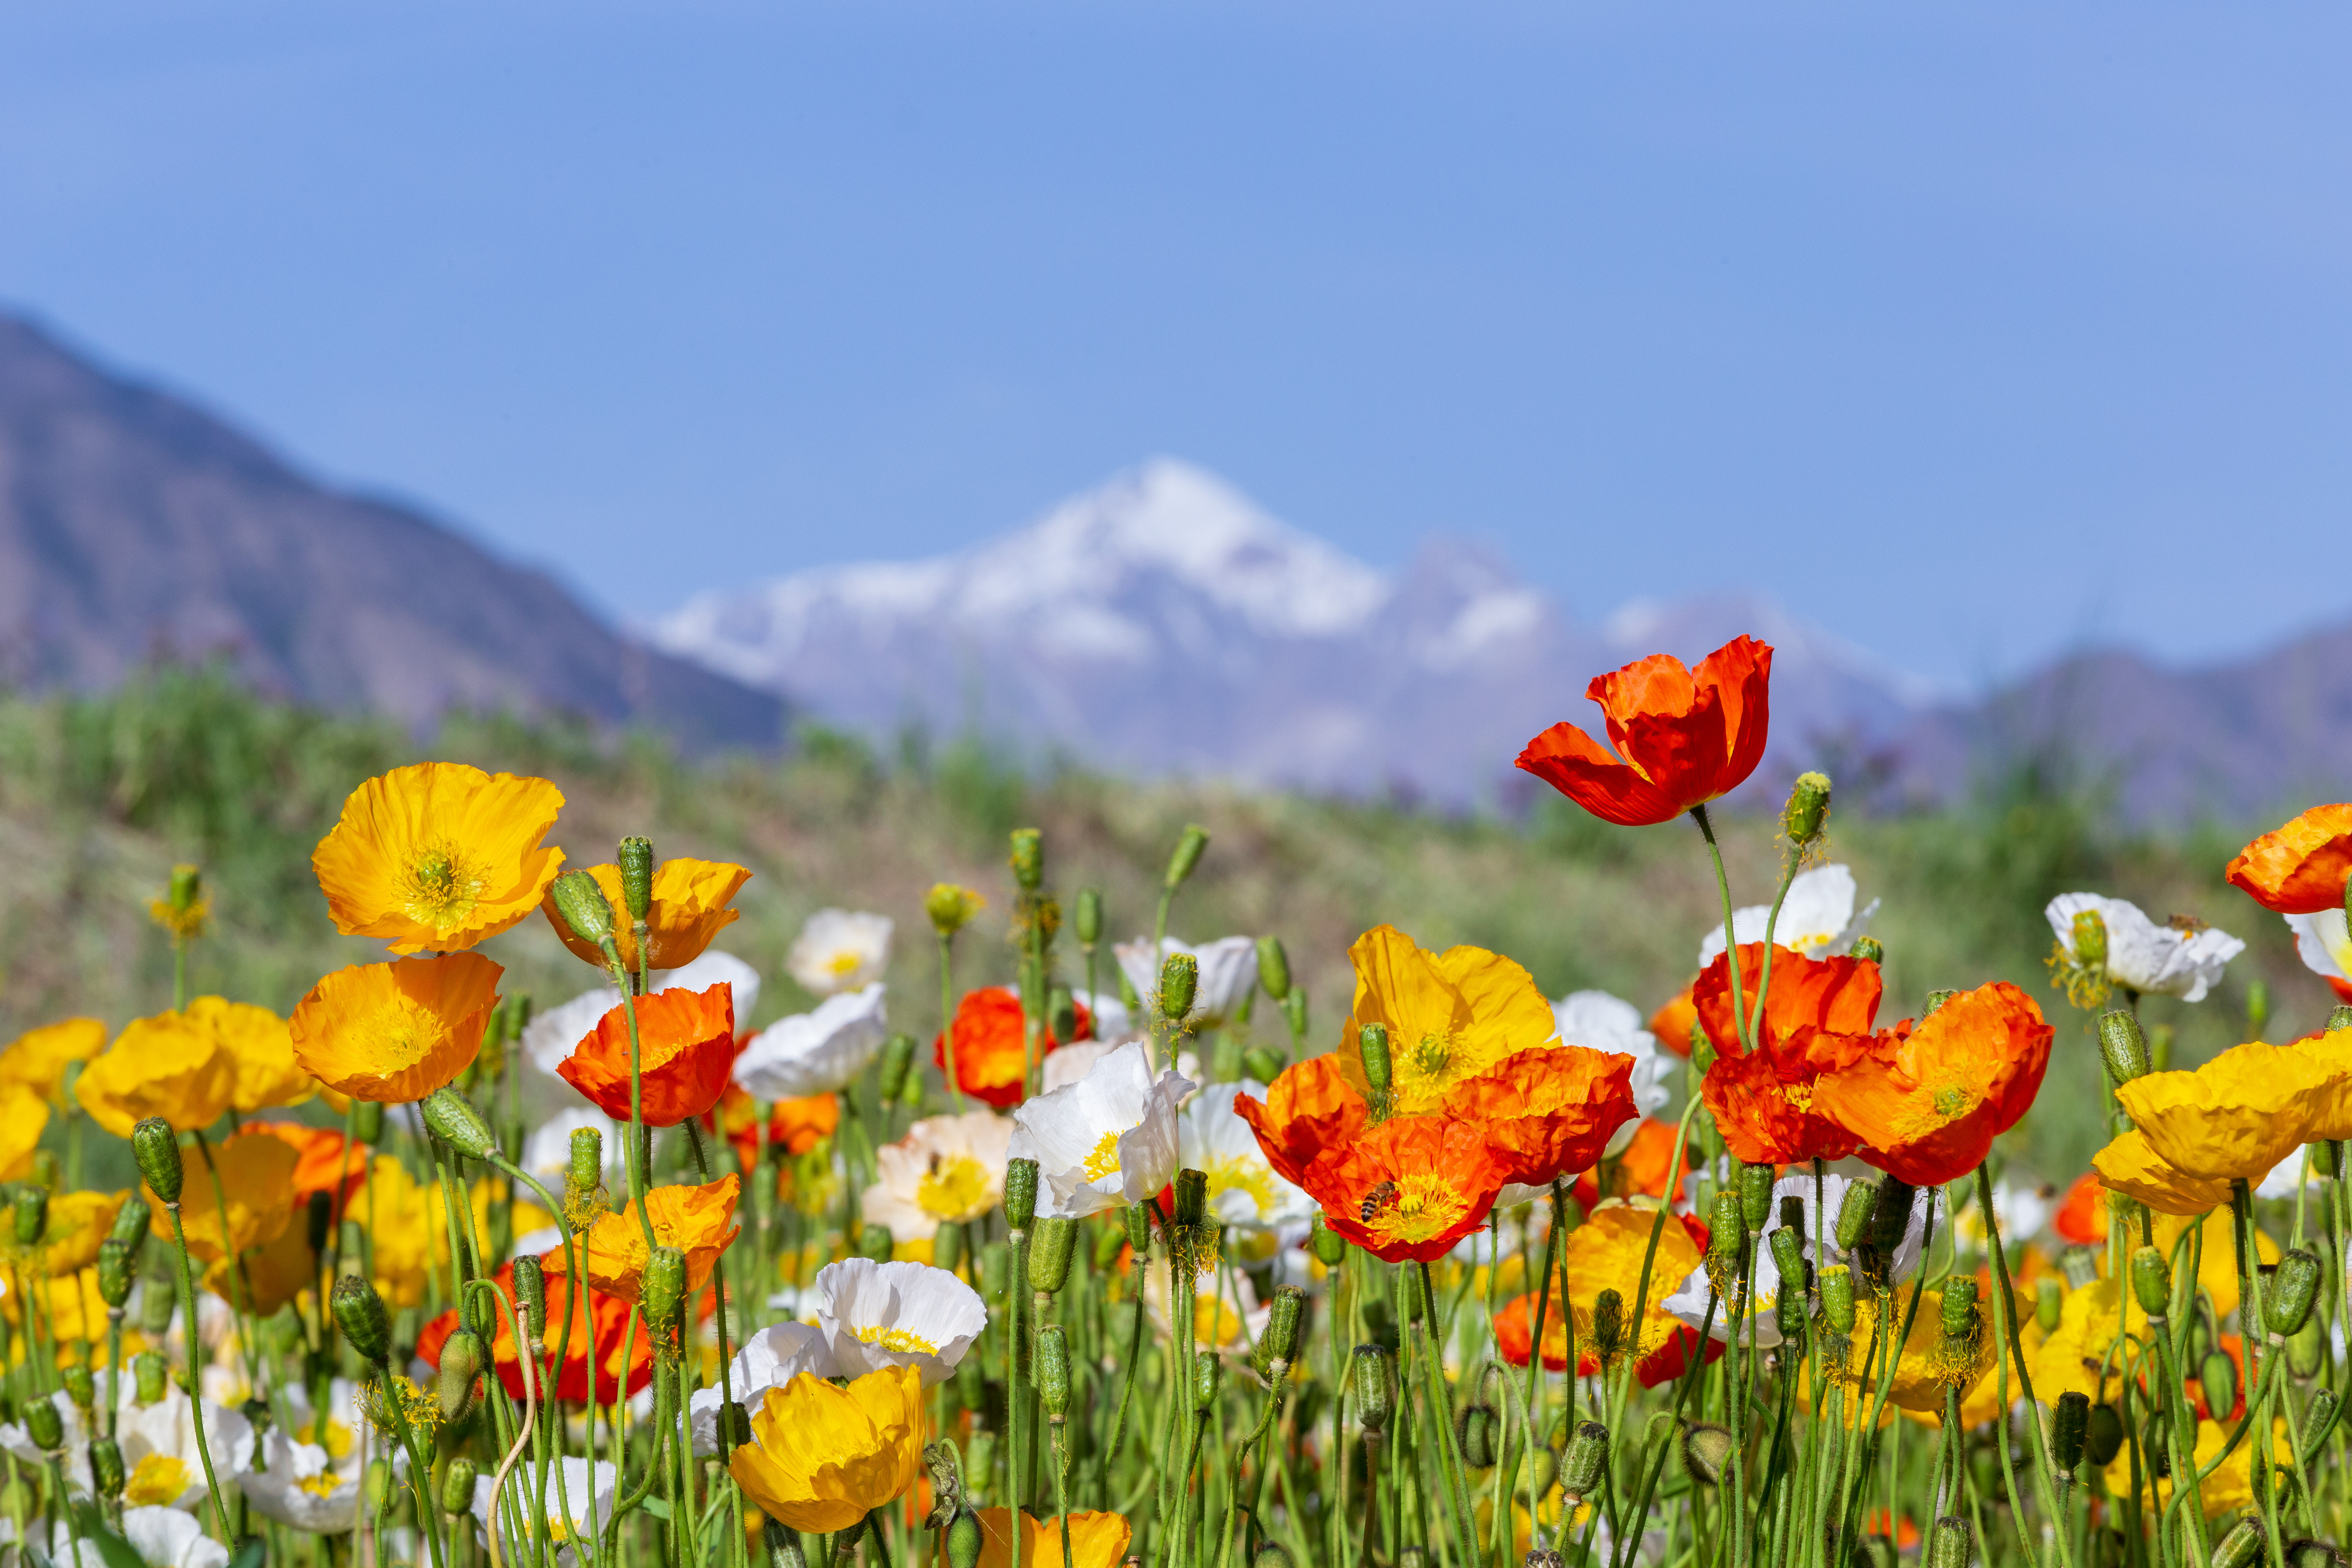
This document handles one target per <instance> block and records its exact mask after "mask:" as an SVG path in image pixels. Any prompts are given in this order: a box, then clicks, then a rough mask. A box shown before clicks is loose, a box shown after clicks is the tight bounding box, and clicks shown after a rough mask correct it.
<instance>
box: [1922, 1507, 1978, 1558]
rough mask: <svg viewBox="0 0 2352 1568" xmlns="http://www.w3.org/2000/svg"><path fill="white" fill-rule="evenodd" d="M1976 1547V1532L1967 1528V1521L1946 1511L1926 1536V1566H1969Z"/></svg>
mask: <svg viewBox="0 0 2352 1568" xmlns="http://www.w3.org/2000/svg"><path fill="white" fill-rule="evenodd" d="M1976 1548H1977V1538H1976V1532H1975V1531H1972V1530H1970V1529H1969V1521H1967V1520H1965V1519H1962V1518H1961V1517H1960V1516H1959V1515H1958V1514H1956V1513H1948V1514H1946V1515H1945V1516H1944V1517H1943V1518H1941V1519H1939V1520H1937V1521H1936V1528H1935V1531H1934V1532H1933V1533H1931V1534H1930V1535H1929V1536H1928V1537H1927V1568H1969V1559H1970V1558H1971V1557H1973V1556H1974V1555H1975V1554H1976Z"/></svg>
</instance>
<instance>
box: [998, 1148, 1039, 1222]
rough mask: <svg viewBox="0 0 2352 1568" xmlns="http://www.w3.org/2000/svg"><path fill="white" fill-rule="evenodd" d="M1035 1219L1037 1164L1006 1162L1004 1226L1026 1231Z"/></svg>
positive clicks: (1034, 1162)
mask: <svg viewBox="0 0 2352 1568" xmlns="http://www.w3.org/2000/svg"><path fill="white" fill-rule="evenodd" d="M1036 1217H1037V1162H1036V1161H1034V1160H1031V1159H1026V1158H1023V1159H1017V1160H1012V1161H1008V1162H1007V1163H1005V1167H1004V1224H1005V1226H1006V1228H1007V1229H1010V1230H1027V1229H1028V1228H1029V1222H1030V1221H1031V1220H1034V1219H1035V1218H1036Z"/></svg>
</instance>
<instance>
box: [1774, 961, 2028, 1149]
mask: <svg viewBox="0 0 2352 1568" xmlns="http://www.w3.org/2000/svg"><path fill="white" fill-rule="evenodd" d="M2051 1035H2052V1030H2051V1027H2050V1026H2049V1025H2048V1024H2046V1023H2044V1022H2043V1021H2042V1009H2041V1008H2039V1007H2037V1006H2035V1005H2034V1004H2033V998H2032V997H2031V996H2028V995H2027V994H2025V993H2024V992H2022V991H2020V990H2019V989H2018V988H2017V987H2016V986H2014V985H2011V984H2009V983H2008V982H2007V981H2005V980H1997V981H1995V982H1993V983H1992V984H1990V985H1982V986H1979V987H1978V988H1977V989H1976V990H1974V991H1964V992H1961V993H1960V994H1958V995H1957V996H1953V997H1951V998H1949V999H1948V1000H1947V1001H1946V1002H1945V1003H1944V1005H1942V1006H1940V1007H1938V1008H1937V1009H1936V1011H1935V1012H1933V1013H1931V1014H1929V1015H1928V1016H1927V1017H1925V1018H1923V1019H1921V1020H1920V1021H1919V1023H1918V1024H1917V1025H1916V1026H1914V1027H1912V1028H1911V1029H1909V1030H1907V1031H1906V1030H1904V1029H1902V1028H1900V1027H1897V1028H1894V1029H1887V1030H1883V1031H1881V1032H1880V1033H1879V1034H1878V1035H1877V1036H1876V1037H1874V1038H1872V1039H1870V1040H1868V1041H1866V1042H1865V1041H1862V1040H1856V1039H1846V1040H1839V1039H1837V1038H1835V1037H1829V1036H1821V1037H1816V1038H1815V1039H1814V1041H1813V1042H1812V1047H1811V1048H1812V1054H1813V1056H1814V1058H1815V1059H1816V1060H1820V1059H1822V1058H1823V1056H1824V1054H1825V1053H1826V1052H1831V1051H1836V1052H1840V1053H1843V1054H1847V1055H1850V1056H1851V1058H1852V1059H1851V1060H1840V1061H1838V1062H1836V1063H1835V1064H1834V1070H1829V1071H1824V1072H1823V1073H1822V1075H1821V1077H1820V1078H1819V1079H1817V1080H1816V1081H1815V1083H1814V1087H1813V1099H1812V1103H1813V1106H1814V1108H1815V1109H1816V1110H1819V1111H1820V1113H1821V1114H1823V1115H1826V1116H1828V1117H1830V1118H1832V1120H1834V1121H1837V1122H1838V1123H1839V1124H1841V1125H1842V1126H1843V1127H1844V1128H1845V1129H1846V1131H1849V1132H1852V1133H1853V1135H1854V1136H1856V1137H1857V1138H1859V1139H1861V1140H1862V1142H1863V1143H1864V1145H1865V1147H1864V1149H1863V1150H1862V1151H1861V1153H1862V1157H1863V1158H1864V1160H1867V1161H1868V1162H1870V1163H1872V1164H1874V1165H1875V1166H1877V1167H1878V1168H1879V1169H1880V1170H1882V1171H1885V1173H1887V1174H1889V1175H1891V1176H1893V1177H1895V1179H1896V1180H1898V1181H1902V1182H1907V1183H1908V1184H1911V1185H1912V1186H1915V1187H1938V1186H1941V1185H1943V1184H1945V1183H1946V1182H1955V1181H1958V1180H1959V1178H1961V1177H1962V1176H1965V1175H1967V1174H1968V1173H1969V1172H1971V1171H1973V1170H1975V1169H1976V1168H1977V1167H1978V1166H1979V1165H1980V1164H1982V1163H1984V1157H1985V1155H1986V1154H1987V1153H1989V1152H1991V1149H1992V1141H1993V1139H1994V1138H1996V1137H1998V1136H1999V1135H2000V1134H2001V1133H2003V1132H2006V1131H2009V1130H2010V1129H2011V1127H2014V1126H2015V1125H2017V1121H2018V1119H2019V1118H2020V1117H2021V1116H2023V1115H2024V1114H2025V1112H2026V1110H2027V1109H2028V1108H2030V1107H2031V1106H2032V1104H2033V1097H2034V1096H2035V1095H2036V1094H2038V1093H2040V1092H2041V1089H2042V1071H2043V1069H2045V1068H2047V1067H2048V1066H2049V1065H2050V1039H2051Z"/></svg>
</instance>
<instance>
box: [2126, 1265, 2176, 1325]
mask: <svg viewBox="0 0 2352 1568" xmlns="http://www.w3.org/2000/svg"><path fill="white" fill-rule="evenodd" d="M2131 1282H2132V1296H2133V1298H2134V1299H2135V1300H2137V1301H2138V1302H2139V1310H2141V1311H2143V1312H2146V1313H2147V1315H2148V1316H2149V1317H2151V1318H2153V1319H2155V1320H2156V1321H2158V1322H2162V1321H2164V1315H2165V1314H2166V1313H2167V1312H2169V1311H2170V1310H2172V1269H2171V1267H2170V1266H2169V1265H2168V1264H2167V1263H2166V1262H2165V1260H2164V1254H2163V1253H2161V1252H2158V1250H2157V1249H2156V1248H2155V1247H2135V1248H2133V1250H2132V1257H2131Z"/></svg>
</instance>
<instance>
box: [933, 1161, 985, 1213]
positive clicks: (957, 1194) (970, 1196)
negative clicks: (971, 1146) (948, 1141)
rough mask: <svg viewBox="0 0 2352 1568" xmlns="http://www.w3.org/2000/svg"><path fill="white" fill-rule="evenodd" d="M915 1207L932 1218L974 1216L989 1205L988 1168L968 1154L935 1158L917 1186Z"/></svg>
mask: <svg viewBox="0 0 2352 1568" xmlns="http://www.w3.org/2000/svg"><path fill="white" fill-rule="evenodd" d="M915 1205H916V1206H917V1207H918V1208H920V1209H921V1210H922V1211H923V1212H924V1213H925V1214H927V1215H930V1216H931V1217H932V1218H933V1219H939V1220H965V1219H971V1218H972V1217H974V1216H975V1215H978V1214H979V1213H981V1212H982V1211H983V1210H985V1209H986V1208H987V1206H988V1167H987V1166H985V1165H983V1164H982V1163H980V1162H979V1161H977V1160H975V1159H973V1158H972V1157H971V1155H969V1154H946V1155H941V1156H940V1157H939V1158H937V1159H934V1160H933V1161H932V1162H931V1168H930V1169H929V1171H926V1172H925V1173H923V1178H922V1180H920V1181H919V1182H917V1183H916V1184H915Z"/></svg>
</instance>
